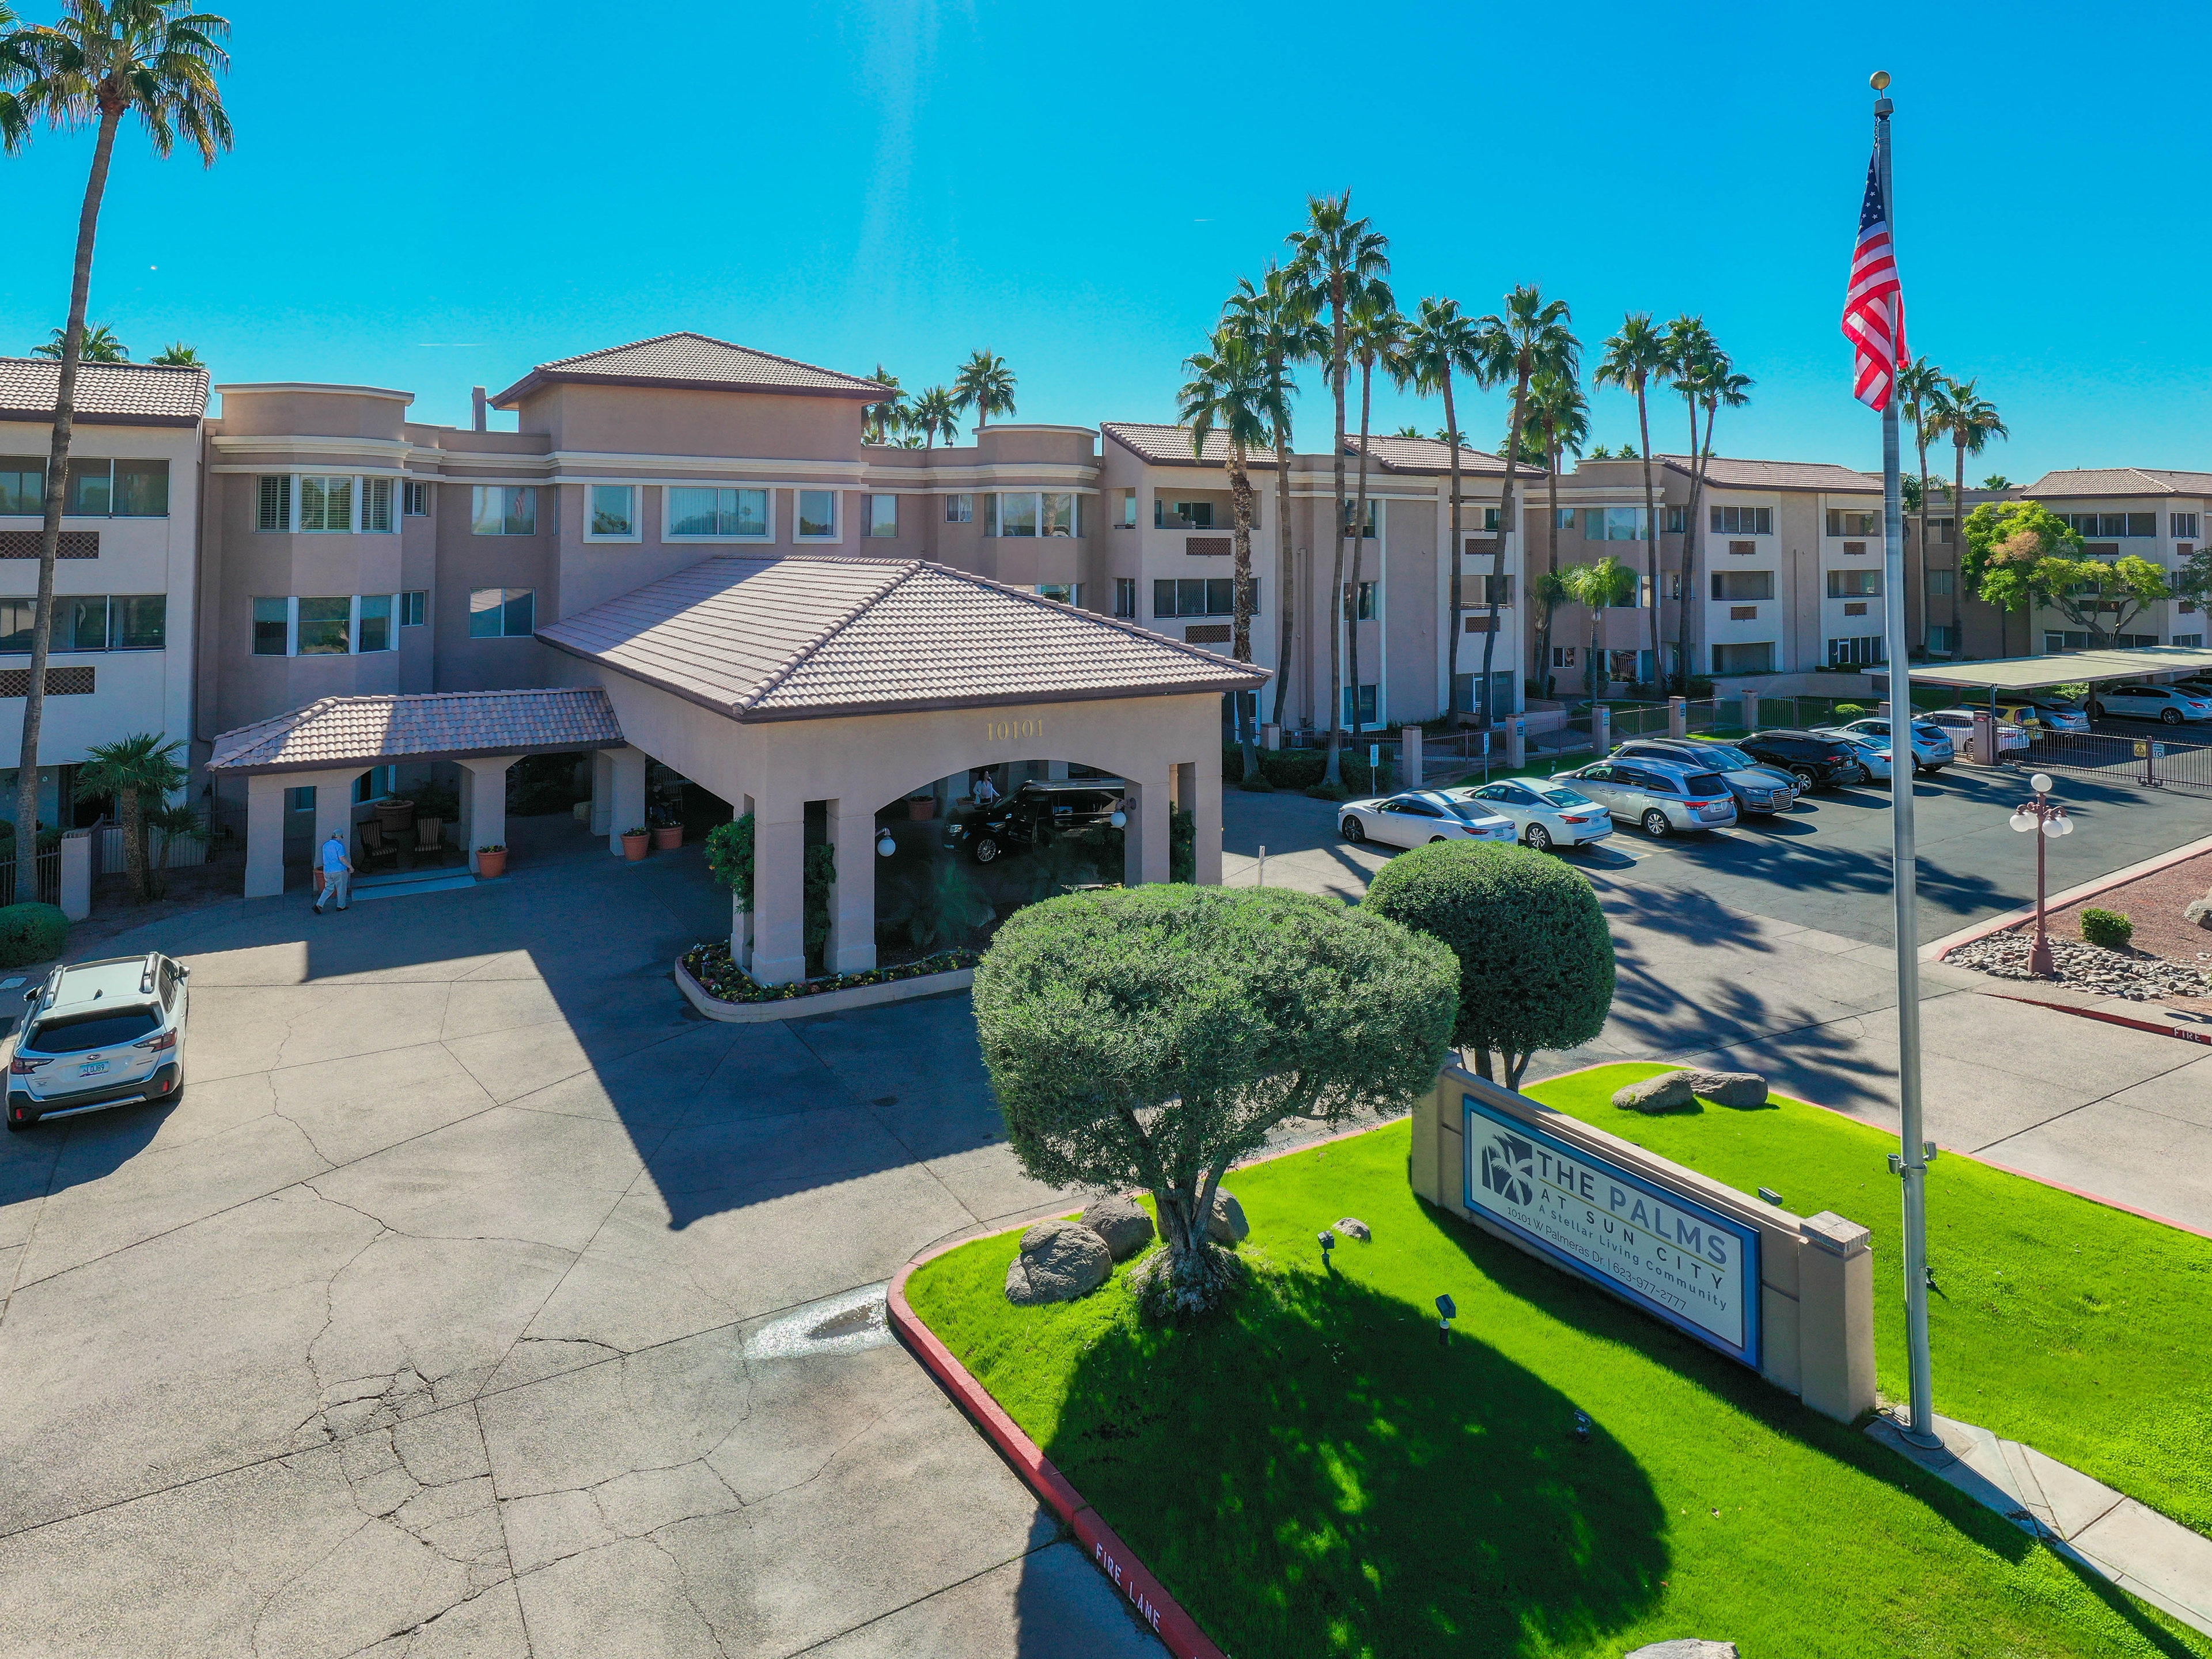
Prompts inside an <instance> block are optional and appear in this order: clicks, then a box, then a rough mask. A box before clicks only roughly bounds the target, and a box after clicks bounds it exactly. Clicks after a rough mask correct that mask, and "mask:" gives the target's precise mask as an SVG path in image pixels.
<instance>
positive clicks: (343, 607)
mask: <svg viewBox="0 0 2212 1659" xmlns="http://www.w3.org/2000/svg"><path fill="white" fill-rule="evenodd" d="M304 493H305V492H302V494H303V495H304ZM303 504H304V503H303ZM299 611H300V629H299V636H298V638H299V643H298V645H297V646H296V647H295V651H296V652H297V653H298V654H299V655H301V656H302V657H324V656H343V655H345V654H347V653H349V652H350V651H351V650H352V649H353V600H352V599H301V600H300V601H299Z"/></svg>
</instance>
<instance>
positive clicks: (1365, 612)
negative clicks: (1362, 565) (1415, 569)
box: [1344, 576, 1512, 622]
mask: <svg viewBox="0 0 2212 1659" xmlns="http://www.w3.org/2000/svg"><path fill="white" fill-rule="evenodd" d="M1506 580H1508V581H1510V580H1512V578H1511V577H1510V576H1509V577H1507V578H1506ZM1377 586H1379V584H1377V583H1375V582H1362V583H1360V584H1359V603H1358V606H1357V607H1354V605H1352V584H1351V583H1350V582H1346V583H1345V585H1344V619H1345V621H1346V622H1355V621H1357V622H1373V621H1374V620H1375V605H1376V588H1377ZM1355 612H1356V614H1355Z"/></svg>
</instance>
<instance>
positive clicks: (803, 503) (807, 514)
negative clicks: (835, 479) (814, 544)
mask: <svg viewBox="0 0 2212 1659" xmlns="http://www.w3.org/2000/svg"><path fill="white" fill-rule="evenodd" d="M798 533H799V540H800V541H835V540H836V538H837V492H836V490H834V489H802V490H800V491H799V532H798Z"/></svg>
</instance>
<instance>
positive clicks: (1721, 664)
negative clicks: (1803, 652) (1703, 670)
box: [1713, 640, 1774, 674]
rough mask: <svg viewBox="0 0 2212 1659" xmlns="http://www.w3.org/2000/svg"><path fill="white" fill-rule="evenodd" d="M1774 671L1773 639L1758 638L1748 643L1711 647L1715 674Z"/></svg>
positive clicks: (1769, 672)
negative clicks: (1752, 642) (1754, 641)
mask: <svg viewBox="0 0 2212 1659" xmlns="http://www.w3.org/2000/svg"><path fill="white" fill-rule="evenodd" d="M1773 671H1774V641H1772V640H1760V641H1757V642H1756V643H1754V644H1749V645H1717V646H1715V647H1713V672H1714V673H1716V674H1771V673H1772V672H1773Z"/></svg>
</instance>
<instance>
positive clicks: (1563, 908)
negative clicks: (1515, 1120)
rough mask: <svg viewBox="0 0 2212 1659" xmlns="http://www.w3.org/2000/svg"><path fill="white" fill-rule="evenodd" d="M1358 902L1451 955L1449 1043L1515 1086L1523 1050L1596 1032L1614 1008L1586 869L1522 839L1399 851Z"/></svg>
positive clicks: (1609, 966)
mask: <svg viewBox="0 0 2212 1659" xmlns="http://www.w3.org/2000/svg"><path fill="white" fill-rule="evenodd" d="M1362 908H1365V909H1369V910H1372V911H1375V912H1376V914H1378V915H1384V916H1388V917H1389V919H1390V920H1391V921H1396V922H1401V923H1402V924H1404V925H1405V926H1406V927H1410V928H1412V929H1413V931H1414V932H1416V933H1426V934H1428V935H1429V936H1430V937H1431V938H1432V939H1441V940H1442V941H1443V943H1444V944H1446V945H1449V946H1450V947H1451V949H1452V953H1453V954H1454V955H1455V956H1456V957H1458V958H1459V966H1460V986H1459V1012H1458V1015H1457V1018H1456V1019H1455V1022H1454V1025H1453V1030H1452V1040H1453V1041H1454V1042H1457V1043H1458V1044H1459V1045H1460V1046H1461V1047H1462V1048H1465V1049H1471V1050H1473V1051H1474V1059H1475V1069H1476V1070H1477V1071H1478V1072H1480V1073H1481V1074H1482V1075H1483V1076H1485V1077H1490V1076H1491V1075H1492V1073H1491V1055H1492V1051H1493V1050H1495V1051H1496V1053H1497V1054H1498V1057H1499V1058H1500V1059H1501V1060H1503V1061H1504V1069H1505V1076H1504V1082H1505V1084H1506V1085H1507V1086H1508V1087H1511V1088H1518V1087H1519V1086H1520V1085H1521V1074H1522V1072H1523V1071H1525V1070H1527V1068H1528V1060H1529V1058H1530V1057H1531V1056H1532V1055H1534V1054H1535V1053H1536V1052H1537V1050H1539V1049H1542V1048H1573V1047H1575V1046H1576V1045H1577V1043H1583V1042H1589V1040H1590V1039H1591V1038H1592V1037H1594V1036H1596V1035H1597V1034H1598V1032H1599V1031H1600V1030H1602V1029H1604V1026H1605V1017H1606V1015H1607V1012H1609V1011H1610V1010H1611V1008H1612V1006H1613V930H1612V929H1611V928H1610V927H1607V925H1606V920H1605V912H1604V910H1603V909H1602V908H1601V907H1600V906H1599V904H1598V902H1597V894H1596V893H1595V891H1594V890H1592V889H1591V887H1590V884H1589V878H1587V877H1585V876H1584V875H1583V873H1582V872H1580V871H1578V870H1575V869H1571V868H1570V867H1569V866H1566V865H1564V864H1562V863H1560V862H1559V860H1557V859H1555V858H1553V857H1551V856H1549V855H1548V854H1543V853H1532V852H1530V851H1528V849H1527V848H1521V847H1492V846H1488V845H1486V844H1482V843H1478V842H1466V841H1443V842H1431V843H1430V844H1429V845H1428V846H1426V847H1416V848H1413V850H1412V851H1410V852H1406V853H1401V854H1398V856H1397V857H1395V858H1394V859H1393V860H1390V862H1389V864H1387V865H1385V866H1383V868H1382V870H1381V871H1380V872H1378V873H1377V874H1376V878H1375V879H1374V881H1373V882H1372V883H1371V884H1370V885H1369V887H1368V889H1367V897H1366V900H1365V902H1364V905H1363V907H1362Z"/></svg>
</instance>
